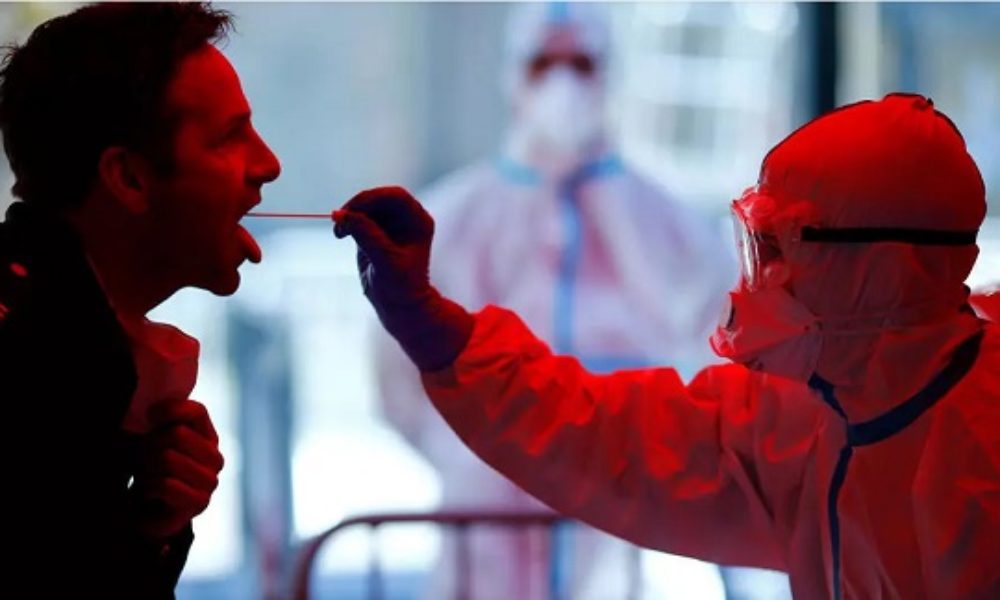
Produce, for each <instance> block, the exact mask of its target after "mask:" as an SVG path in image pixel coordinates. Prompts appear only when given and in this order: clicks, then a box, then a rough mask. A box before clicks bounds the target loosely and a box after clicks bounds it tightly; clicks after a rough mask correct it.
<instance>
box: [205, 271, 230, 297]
mask: <svg viewBox="0 0 1000 600" xmlns="http://www.w3.org/2000/svg"><path fill="white" fill-rule="evenodd" d="M197 287H200V288H201V289H203V290H206V291H209V292H211V293H213V294H215V295H216V296H232V295H233V294H234V293H236V290H237V289H239V287H240V274H239V272H238V271H236V270H235V269H234V270H233V271H232V273H229V274H226V275H219V276H216V277H214V278H212V279H211V280H210V281H207V282H205V283H204V285H199V286H197Z"/></svg>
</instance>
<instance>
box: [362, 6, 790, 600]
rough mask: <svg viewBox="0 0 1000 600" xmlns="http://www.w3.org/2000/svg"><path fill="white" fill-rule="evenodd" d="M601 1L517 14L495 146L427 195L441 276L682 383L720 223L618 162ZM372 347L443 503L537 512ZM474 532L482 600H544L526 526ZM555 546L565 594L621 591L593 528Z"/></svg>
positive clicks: (467, 294) (441, 282) (609, 550)
mask: <svg viewBox="0 0 1000 600" xmlns="http://www.w3.org/2000/svg"><path fill="white" fill-rule="evenodd" d="M602 8H603V7H601V6H599V5H593V4H577V3H572V4H567V3H553V4H522V5H518V6H517V7H516V8H515V9H513V13H512V14H511V16H510V19H509V21H508V24H507V26H508V29H507V37H506V48H505V65H504V71H503V74H502V85H503V91H504V93H505V95H506V97H507V98H508V100H509V104H510V108H511V112H512V122H511V127H510V130H509V132H508V133H507V136H506V137H507V139H506V143H505V145H504V147H503V151H502V153H501V155H500V157H499V158H498V159H495V160H487V161H483V162H479V163H476V164H473V165H471V166H469V167H466V168H463V169H461V170H459V171H458V172H456V173H454V174H451V175H449V176H447V177H445V178H444V180H443V181H441V182H439V183H437V184H436V185H434V186H432V187H431V189H429V190H428V191H427V192H426V193H425V194H423V195H422V196H421V198H422V199H423V201H424V202H425V205H426V206H427V209H428V210H429V211H430V212H431V213H432V214H433V215H434V218H435V222H436V235H435V241H434V253H435V256H437V257H439V260H437V261H436V262H435V264H434V273H433V278H434V281H435V284H436V285H438V286H439V288H440V289H441V291H442V293H444V294H446V295H448V296H449V297H451V298H454V299H455V300H456V301H458V302H460V303H461V304H462V305H463V306H465V307H467V308H469V309H478V308H480V307H482V306H484V305H486V304H499V305H503V306H508V307H511V308H513V309H514V310H516V311H517V312H518V314H520V315H522V316H523V318H524V319H525V321H526V322H527V323H528V324H529V325H530V326H531V328H532V329H533V330H534V331H537V332H538V333H539V335H540V336H541V337H542V339H544V340H546V341H547V342H548V343H549V344H551V345H552V347H553V349H554V350H555V351H557V352H559V353H564V354H570V355H573V356H576V357H578V358H579V359H580V360H581V361H582V362H583V364H585V365H586V366H587V367H588V368H589V369H591V370H593V371H595V372H610V371H613V370H616V369H621V368H627V367H643V366H649V365H653V364H663V363H669V364H675V365H679V366H680V369H681V371H682V372H683V373H686V374H691V373H693V370H694V368H695V367H697V366H699V365H702V364H706V363H708V362H711V361H712V360H713V358H714V357H713V355H712V353H711V349H710V347H709V345H708V337H709V335H710V333H711V331H712V327H713V326H714V324H715V322H716V321H717V318H718V312H719V310H720V309H721V299H722V298H724V296H725V291H726V290H728V289H729V288H730V287H731V285H732V283H733V281H735V280H736V278H737V274H736V265H735V261H732V260H731V258H730V255H729V254H727V253H726V248H725V244H724V243H723V242H724V239H723V237H722V235H721V231H722V228H721V227H719V228H716V227H713V226H712V225H711V224H710V223H709V222H707V221H706V220H705V219H704V218H702V217H701V216H700V215H698V214H696V213H695V212H694V211H693V210H691V209H689V208H688V207H687V206H684V205H683V204H681V203H680V202H678V201H677V200H676V199H675V198H673V197H671V196H670V195H669V194H668V193H667V192H666V191H664V190H663V189H661V188H660V187H659V186H657V185H655V184H654V183H652V182H651V181H649V180H647V179H645V178H643V177H642V176H641V175H639V174H637V173H636V172H634V171H633V170H632V169H631V168H630V167H629V166H628V165H627V164H625V163H624V162H623V161H622V159H621V158H620V157H619V156H618V155H617V154H616V153H615V150H614V147H613V144H612V142H611V139H610V136H609V133H610V132H609V124H608V119H607V117H606V111H605V97H606V91H607V65H608V59H609V51H610V49H611V39H610V22H609V15H607V13H606V11H604V10H602ZM717 230H718V231H717ZM666 299H669V301H668V300H666ZM378 336H379V339H378V342H377V345H376V352H377V375H378V389H379V397H380V402H381V406H382V409H383V413H384V415H385V418H386V419H387V420H388V421H389V422H390V423H392V424H393V425H394V426H395V427H396V428H397V429H398V430H399V431H400V432H401V433H402V434H403V436H404V437H405V438H406V439H407V440H408V441H409V442H410V443H411V444H412V445H413V446H415V447H416V448H417V450H418V451H419V452H420V453H421V454H422V455H423V456H424V457H426V459H427V460H428V461H429V462H430V463H431V465H432V466H433V467H434V468H435V469H436V471H437V472H438V473H439V474H440V477H441V482H442V486H443V500H442V506H443V507H444V508H449V509H457V508H464V509H470V508H479V509H484V508H489V509H502V510H530V509H540V508H542V505H541V504H540V503H539V502H538V501H537V500H535V499H533V498H532V497H530V496H529V495H527V494H526V493H524V492H523V491H521V490H520V489H519V488H518V487H517V486H515V485H513V484H512V483H510V482H509V481H508V480H507V479H506V478H504V477H503V476H501V475H499V474H498V473H497V472H496V471H494V470H493V469H492V468H491V467H489V466H487V465H486V464H485V463H483V462H482V461H481V460H480V459H479V458H477V457H476V456H475V455H473V454H472V453H471V452H470V451H469V450H468V449H467V448H466V447H465V446H464V445H463V444H462V443H461V441H460V440H459V439H458V438H457V437H456V436H455V434H454V433H453V432H452V431H451V430H450V429H449V428H448V426H447V425H446V424H445V422H444V421H443V420H442V419H441V417H440V415H438V414H437V412H436V411H435V410H434V409H433V407H432V406H431V405H430V404H429V403H428V402H427V400H426V396H425V394H424V392H423V389H422V388H421V386H420V382H419V378H418V373H417V370H416V369H415V368H414V367H413V365H412V363H410V361H409V360H408V359H407V358H406V356H405V355H404V354H403V353H402V351H401V350H400V348H399V346H398V344H396V342H395V341H394V340H393V339H392V338H390V337H389V336H388V335H386V334H385V333H384V332H382V331H381V330H380V331H379V334H378ZM470 538H471V539H470V542H469V546H468V548H469V555H470V556H469V560H470V561H471V563H470V564H471V565H472V569H473V571H472V573H471V575H470V579H471V582H472V585H473V590H474V597H476V598H496V599H507V598H519V599H524V600H530V599H531V598H541V597H548V593H549V571H548V566H549V554H550V551H551V550H552V549H551V548H550V547H549V544H548V543H547V540H548V538H545V537H544V536H542V535H541V534H540V533H538V532H526V531H524V530H521V531H519V532H516V533H512V532H503V531H497V530H486V531H482V530H474V531H472V532H471V533H470ZM562 539H563V540H564V541H563V542H561V543H559V544H558V546H559V548H560V550H562V551H571V556H572V559H571V560H570V564H569V570H568V573H567V574H565V575H563V576H568V577H569V579H570V581H569V582H567V585H568V586H570V587H571V590H572V591H571V597H573V598H588V597H589V598H607V597H614V596H620V595H622V594H624V593H625V592H626V590H627V589H628V583H627V582H626V574H627V573H628V572H629V570H630V566H629V564H628V561H629V560H639V555H638V550H637V549H634V548H631V547H630V546H629V545H627V544H625V543H623V542H621V541H620V540H616V539H614V538H612V537H610V536H608V535H606V534H603V533H600V532H598V531H596V530H593V529H590V528H589V527H577V528H574V529H573V530H572V531H571V532H569V534H568V537H564V538H562ZM444 543H445V547H444V551H443V552H442V556H441V558H440V565H439V567H438V568H437V569H436V570H435V574H434V575H433V576H432V577H433V583H432V585H431V587H430V591H429V592H428V597H431V598H448V597H452V595H453V589H452V586H453V585H454V584H455V573H454V569H455V567H456V565H457V563H456V562H455V557H454V552H455V551H456V549H455V547H454V540H451V539H448V538H446V539H445V542H444ZM656 560H659V561H660V564H659V568H660V570H664V571H666V570H669V571H670V572H671V576H672V577H673V578H675V580H674V582H673V585H674V589H678V588H679V587H680V586H679V585H678V583H679V582H678V581H677V580H676V578H685V579H687V580H688V581H687V583H688V585H691V586H693V588H691V589H700V590H702V592H701V593H700V594H699V595H700V596H701V597H707V595H708V594H710V593H711V592H710V591H706V590H716V591H718V590H721V589H722V582H721V581H720V579H719V572H718V569H717V568H715V567H714V566H712V565H706V564H703V563H699V562H696V561H692V560H690V559H686V558H680V557H668V556H666V555H662V556H658V557H657V558H656ZM664 561H666V562H669V563H671V564H670V565H667V564H666V563H665V562H664ZM740 575H744V576H748V574H747V573H742V574H740ZM764 576H765V577H769V578H770V582H769V583H766V585H767V586H769V587H772V588H773V587H775V586H777V587H778V588H781V587H782V586H783V585H784V579H785V578H784V576H783V575H780V574H766V575H764ZM667 578H669V577H667ZM775 581H776V582H775ZM745 583H747V584H749V585H753V582H751V581H747V580H745ZM757 583H758V584H761V583H762V582H761V581H759V580H757ZM647 587H649V582H647ZM667 597H669V596H667ZM779 597H781V596H780V594H779Z"/></svg>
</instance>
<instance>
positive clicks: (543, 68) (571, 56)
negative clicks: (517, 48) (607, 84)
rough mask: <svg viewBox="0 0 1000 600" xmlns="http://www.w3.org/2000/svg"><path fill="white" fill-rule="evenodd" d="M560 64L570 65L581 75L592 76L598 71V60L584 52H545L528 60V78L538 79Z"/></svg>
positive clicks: (570, 67) (571, 68)
mask: <svg viewBox="0 0 1000 600" xmlns="http://www.w3.org/2000/svg"><path fill="white" fill-rule="evenodd" d="M559 65H564V66H566V67H568V68H569V69H570V70H572V71H574V72H575V73H576V74H577V75H580V76H581V77H590V76H591V75H593V74H594V73H595V72H596V71H597V61H596V60H595V59H594V58H593V57H591V56H589V55H587V54H584V53H582V52H570V53H551V54H546V53H543V54H536V55H535V56H533V57H532V58H531V60H530V61H528V79H529V80H530V81H536V80H538V79H540V78H541V77H542V76H543V75H545V74H546V73H548V72H549V71H550V70H551V69H553V68H555V67H557V66H559Z"/></svg>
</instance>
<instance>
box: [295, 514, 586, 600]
mask: <svg viewBox="0 0 1000 600" xmlns="http://www.w3.org/2000/svg"><path fill="white" fill-rule="evenodd" d="M572 522H573V520H572V519H570V518H569V517H564V516H562V515H559V514H557V513H554V512H551V511H528V512H509V511H508V512H504V511H438V512H423V513H385V514H371V515H361V516H357V517H352V518H349V519H344V520H343V521H341V522H340V523H337V524H336V525H334V526H333V527H331V528H330V529H327V530H326V531H324V532H323V533H320V534H319V535H316V536H314V537H312V538H309V539H308V540H306V541H305V542H304V543H303V545H302V547H301V548H300V550H299V552H298V555H297V557H296V562H295V566H294V570H293V573H292V590H291V598H292V599H293V600H309V599H310V598H311V595H310V586H311V577H312V571H313V567H314V564H315V562H316V556H317V555H318V554H319V551H320V549H321V548H322V546H323V545H324V544H325V543H326V542H327V541H328V540H329V539H330V538H331V537H334V536H335V535H337V534H338V533H340V532H341V531H343V530H345V529H348V528H352V527H361V526H364V527H368V528H369V530H370V531H371V533H372V535H375V534H377V532H378V529H379V527H382V526H384V525H392V524H401V523H432V524H436V525H438V526H441V527H445V528H448V529H451V530H453V531H454V532H455V534H456V535H457V544H458V551H457V552H456V554H455V560H456V561H457V565H456V567H457V568H456V569H455V576H456V582H455V590H456V600H471V599H472V581H471V579H470V573H471V569H470V565H469V547H468V533H469V529H470V528H472V527H479V526H500V527H509V528H527V527H545V528H547V529H548V530H549V533H550V535H555V533H556V532H557V530H558V529H559V528H560V526H563V525H568V524H570V523H572ZM375 546H376V545H374V544H373V549H372V553H371V558H370V560H369V567H368V586H367V587H368V598H369V600H382V599H383V598H384V597H385V584H384V581H383V575H382V565H381V556H380V553H379V551H378V549H377V548H376V547H375ZM555 547H557V546H556V545H555V544H554V545H553V548H555ZM555 560H556V559H555V557H554V556H552V555H550V557H549V561H550V563H551V564H552V565H553V566H555ZM559 585H560V582H559V581H558V577H550V587H558V586H559ZM550 596H551V597H553V598H558V596H559V594H558V593H555V591H554V590H552V589H550Z"/></svg>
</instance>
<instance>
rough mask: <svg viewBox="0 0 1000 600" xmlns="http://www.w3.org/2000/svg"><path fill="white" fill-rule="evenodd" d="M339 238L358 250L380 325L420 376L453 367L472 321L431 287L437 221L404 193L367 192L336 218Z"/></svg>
mask: <svg viewBox="0 0 1000 600" xmlns="http://www.w3.org/2000/svg"><path fill="white" fill-rule="evenodd" d="M333 220H334V223H335V225H334V228H333V231H334V234H335V235H336V236H337V237H338V238H342V237H345V236H348V235H349V236H351V237H353V238H354V241H355V242H357V244H358V272H359V273H360V275H361V285H362V287H363V288H364V292H365V296H366V297H367V298H368V300H369V302H371V303H372V306H374V307H375V313H376V314H377V315H378V318H379V321H381V322H382V326H383V327H385V329H386V331H388V332H389V333H390V334H391V335H392V336H393V337H394V338H396V341H398V342H399V344H400V345H401V346H402V347H403V350H404V351H405V352H406V354H407V355H408V356H409V357H410V360H412V361H413V362H414V364H416V365H417V367H418V368H419V369H420V370H421V371H425V372H429V371H437V370H439V369H443V368H445V367H447V366H449V365H450V364H451V363H452V362H454V361H455V358H457V357H458V355H459V354H460V353H461V352H462V349H463V348H465V344H466V343H468V341H469V337H470V336H471V335H472V326H473V322H474V321H473V318H472V315H470V314H469V313H468V312H467V311H466V310H465V309H464V308H462V307H461V306H459V305H458V304H456V303H455V302H452V301H451V300H448V299H447V298H445V297H443V296H442V295H441V294H440V293H438V291H437V290H435V289H434V287H433V286H431V283H430V276H429V274H428V271H429V267H430V254H431V240H432V239H433V237H434V220H433V219H432V218H431V216H430V215H429V214H427V211H425V210H424V208H423V207H422V206H421V205H420V202H418V201H417V200H416V199H415V198H414V197H413V196H411V195H410V193H409V192H407V191H406V190H404V189H403V188H400V187H382V188H374V189H371V190H365V191H363V192H361V193H360V194H358V195H356V196H354V197H353V198H351V199H350V200H349V201H348V202H347V203H346V204H344V206H343V207H341V209H340V210H337V211H335V212H334V213H333Z"/></svg>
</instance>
